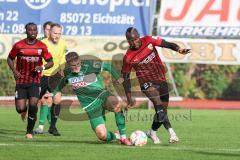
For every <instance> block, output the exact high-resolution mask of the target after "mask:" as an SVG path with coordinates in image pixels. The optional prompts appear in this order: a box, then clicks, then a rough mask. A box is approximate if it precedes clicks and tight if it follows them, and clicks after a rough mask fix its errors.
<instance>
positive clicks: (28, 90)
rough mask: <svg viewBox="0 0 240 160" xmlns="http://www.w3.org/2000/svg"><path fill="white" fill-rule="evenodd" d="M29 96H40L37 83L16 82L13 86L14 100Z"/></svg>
mask: <svg viewBox="0 0 240 160" xmlns="http://www.w3.org/2000/svg"><path fill="white" fill-rule="evenodd" d="M30 97H36V98H39V97H40V85H39V84H35V83H34V84H17V85H16V88H15V100H19V99H29V98H30Z"/></svg>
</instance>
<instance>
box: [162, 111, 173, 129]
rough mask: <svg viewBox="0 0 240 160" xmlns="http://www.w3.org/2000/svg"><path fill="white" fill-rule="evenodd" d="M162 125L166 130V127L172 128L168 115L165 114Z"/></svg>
mask: <svg viewBox="0 0 240 160" xmlns="http://www.w3.org/2000/svg"><path fill="white" fill-rule="evenodd" d="M163 126H164V127H165V128H166V129H167V130H168V128H172V125H171V123H170V121H169V119H168V115H167V114H166V116H165V120H164V122H163Z"/></svg>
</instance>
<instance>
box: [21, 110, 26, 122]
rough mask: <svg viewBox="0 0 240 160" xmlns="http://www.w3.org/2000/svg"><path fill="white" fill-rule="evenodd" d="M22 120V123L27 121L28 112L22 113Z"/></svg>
mask: <svg viewBox="0 0 240 160" xmlns="http://www.w3.org/2000/svg"><path fill="white" fill-rule="evenodd" d="M21 119H22V121H25V120H26V119H27V111H25V112H22V113H21Z"/></svg>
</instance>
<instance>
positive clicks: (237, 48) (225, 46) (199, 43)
mask: <svg viewBox="0 0 240 160" xmlns="http://www.w3.org/2000/svg"><path fill="white" fill-rule="evenodd" d="M167 40H168V41H171V42H176V43H177V44H179V45H180V46H182V47H184V48H190V49H191V50H192V52H191V53H190V54H188V55H182V54H179V53H177V52H174V51H171V50H169V49H162V48H158V50H159V53H160V57H161V58H162V60H163V61H164V62H171V63H200V64H223V65H239V64H240V42H239V40H226V39H211V40H208V39H180V38H167Z"/></svg>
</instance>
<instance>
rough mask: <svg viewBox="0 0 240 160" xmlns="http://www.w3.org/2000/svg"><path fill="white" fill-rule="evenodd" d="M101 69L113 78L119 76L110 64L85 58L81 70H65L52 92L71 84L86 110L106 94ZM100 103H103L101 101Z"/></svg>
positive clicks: (101, 99)
mask: <svg viewBox="0 0 240 160" xmlns="http://www.w3.org/2000/svg"><path fill="white" fill-rule="evenodd" d="M101 71H108V72H110V73H111V75H112V76H113V78H114V79H118V78H120V76H119V75H120V74H119V73H118V72H117V71H116V70H115V69H114V68H113V67H112V65H111V64H108V63H103V62H100V61H94V60H85V61H82V62H81V70H80V72H79V73H73V72H71V71H69V70H68V71H67V72H65V75H64V78H63V79H62V80H61V82H60V83H59V84H58V86H57V87H56V89H55V90H54V93H56V92H59V91H61V90H62V88H63V87H64V86H65V85H66V84H69V85H71V87H72V89H73V91H74V92H75V94H76V95H77V98H78V100H79V101H80V103H81V106H82V107H83V109H85V110H86V111H87V110H88V109H89V108H92V107H93V105H92V104H96V101H98V100H99V101H103V99H104V97H105V96H106V95H107V91H106V90H105V87H104V84H103V77H102V76H101V75H100V72H101ZM99 103H100V102H99ZM101 104H103V102H101Z"/></svg>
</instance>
